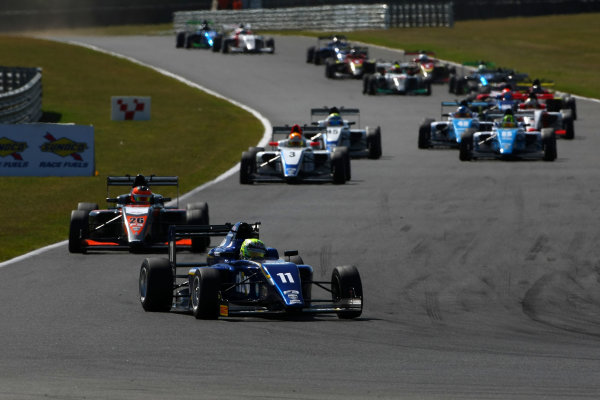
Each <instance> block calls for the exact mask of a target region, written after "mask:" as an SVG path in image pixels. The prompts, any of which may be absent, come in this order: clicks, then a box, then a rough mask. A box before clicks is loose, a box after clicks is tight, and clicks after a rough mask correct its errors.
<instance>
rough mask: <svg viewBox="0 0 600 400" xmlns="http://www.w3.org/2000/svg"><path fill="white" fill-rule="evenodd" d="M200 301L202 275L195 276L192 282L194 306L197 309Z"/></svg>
mask: <svg viewBox="0 0 600 400" xmlns="http://www.w3.org/2000/svg"><path fill="white" fill-rule="evenodd" d="M199 303H200V277H199V276H197V275H196V276H194V280H193V282H192V307H193V308H194V310H195V309H197V308H198V304H199Z"/></svg>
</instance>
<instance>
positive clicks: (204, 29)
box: [175, 21, 221, 52]
mask: <svg viewBox="0 0 600 400" xmlns="http://www.w3.org/2000/svg"><path fill="white" fill-rule="evenodd" d="M220 39H221V34H220V33H219V32H217V31H216V30H214V29H211V28H210V26H209V25H208V21H202V22H200V21H188V22H186V25H185V30H184V31H183V32H178V33H177V36H176V39H175V47H177V48H186V49H211V48H212V49H213V51H215V52H218V51H220V50H221V48H220V44H221V40H220Z"/></svg>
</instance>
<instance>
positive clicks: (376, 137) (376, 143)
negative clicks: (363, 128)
mask: <svg viewBox="0 0 600 400" xmlns="http://www.w3.org/2000/svg"><path fill="white" fill-rule="evenodd" d="M367 149H368V151H369V158H370V159H371V160H376V159H379V158H381V128H380V127H377V128H375V130H374V131H370V132H369V133H367Z"/></svg>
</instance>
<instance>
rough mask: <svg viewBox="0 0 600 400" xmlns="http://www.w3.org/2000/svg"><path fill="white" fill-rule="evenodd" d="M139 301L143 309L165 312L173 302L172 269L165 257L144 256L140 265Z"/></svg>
mask: <svg viewBox="0 0 600 400" xmlns="http://www.w3.org/2000/svg"><path fill="white" fill-rule="evenodd" d="M139 291H140V302H141V303H142V307H143V308H144V310H145V311H152V312H167V311H169V310H171V305H172V302H173V270H172V269H171V265H170V264H169V260H168V259H166V258H146V259H145V260H144V262H142V266H141V267H140V280H139Z"/></svg>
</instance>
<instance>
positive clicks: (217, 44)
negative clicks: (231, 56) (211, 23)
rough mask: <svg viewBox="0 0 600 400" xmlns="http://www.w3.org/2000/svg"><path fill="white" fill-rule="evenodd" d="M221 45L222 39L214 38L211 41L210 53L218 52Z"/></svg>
mask: <svg viewBox="0 0 600 400" xmlns="http://www.w3.org/2000/svg"><path fill="white" fill-rule="evenodd" d="M222 44H223V38H222V37H221V36H217V37H215V39H214V40H213V47H212V51H213V52H214V53H218V52H220V51H221V46H222Z"/></svg>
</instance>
